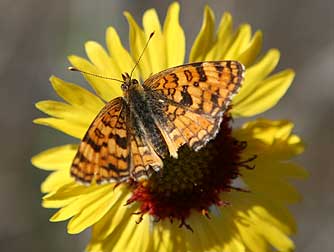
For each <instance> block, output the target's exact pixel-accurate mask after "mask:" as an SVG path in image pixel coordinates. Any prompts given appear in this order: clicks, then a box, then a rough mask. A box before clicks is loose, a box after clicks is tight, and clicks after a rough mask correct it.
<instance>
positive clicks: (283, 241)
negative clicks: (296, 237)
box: [253, 219, 294, 251]
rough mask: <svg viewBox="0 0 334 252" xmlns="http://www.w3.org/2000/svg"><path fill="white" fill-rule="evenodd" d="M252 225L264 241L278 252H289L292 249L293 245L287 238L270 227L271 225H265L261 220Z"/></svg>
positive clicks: (279, 231)
mask: <svg viewBox="0 0 334 252" xmlns="http://www.w3.org/2000/svg"><path fill="white" fill-rule="evenodd" d="M255 223H256V224H255ZM254 224H255V225H254ZM254 224H253V225H254V228H255V229H256V230H258V232H261V234H262V235H263V236H264V237H265V238H266V240H267V241H268V242H269V243H270V244H271V245H272V246H273V247H275V248H276V249H277V250H278V251H291V250H293V249H294V244H293V242H292V241H291V240H290V239H289V238H288V236H286V235H285V234H284V233H283V232H282V231H281V230H279V229H278V228H276V227H275V226H273V225H271V223H267V222H266V221H264V220H262V219H257V220H256V222H254Z"/></svg>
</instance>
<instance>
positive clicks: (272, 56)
mask: <svg viewBox="0 0 334 252" xmlns="http://www.w3.org/2000/svg"><path fill="white" fill-rule="evenodd" d="M279 57H280V53H279V51H278V50H276V49H271V50H269V51H268V52H267V53H266V54H265V55H264V56H263V57H262V58H261V59H260V60H259V61H258V62H257V63H256V64H254V65H252V66H251V67H249V68H247V69H246V72H245V80H244V82H243V84H242V86H241V88H240V91H239V93H238V94H237V95H236V96H235V97H233V107H234V108H236V107H237V106H239V103H240V102H242V101H243V100H244V99H246V98H248V97H249V96H251V95H252V94H253V93H254V92H255V91H256V90H257V89H258V86H259V84H260V83H261V80H263V79H264V78H265V77H266V76H268V75H269V74H270V73H271V72H272V71H273V70H274V69H275V67H276V65H277V64H278V61H279Z"/></svg>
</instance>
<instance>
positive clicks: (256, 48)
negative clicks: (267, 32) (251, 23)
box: [235, 31, 263, 68]
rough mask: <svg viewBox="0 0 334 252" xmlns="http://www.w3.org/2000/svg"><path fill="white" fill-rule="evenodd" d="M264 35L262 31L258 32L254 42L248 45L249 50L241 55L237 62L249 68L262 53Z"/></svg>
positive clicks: (253, 39)
mask: <svg viewBox="0 0 334 252" xmlns="http://www.w3.org/2000/svg"><path fill="white" fill-rule="evenodd" d="M262 40H263V35H262V32H261V31H256V32H255V34H254V36H253V38H252V40H251V41H250V42H249V44H248V48H247V49H245V50H244V51H243V52H242V53H241V54H239V55H238V56H237V57H236V58H235V60H238V61H240V62H241V63H242V64H244V65H245V67H246V68H247V67H248V66H250V65H251V64H253V62H254V61H255V59H256V57H257V56H258V55H259V53H260V52H261V48H262Z"/></svg>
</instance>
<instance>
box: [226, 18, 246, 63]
mask: <svg viewBox="0 0 334 252" xmlns="http://www.w3.org/2000/svg"><path fill="white" fill-rule="evenodd" d="M251 34H252V29H251V26H250V25H249V24H243V25H241V26H240V27H239V29H238V31H237V34H236V35H235V37H234V38H233V39H232V44H231V45H230V47H229V48H228V49H227V50H226V52H225V54H224V55H223V56H222V57H223V58H224V59H226V60H234V59H237V57H238V56H239V55H240V54H241V53H242V52H243V51H245V49H246V48H247V45H248V44H249V41H250V38H251Z"/></svg>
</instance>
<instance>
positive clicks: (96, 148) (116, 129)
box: [71, 97, 162, 184]
mask: <svg viewBox="0 0 334 252" xmlns="http://www.w3.org/2000/svg"><path fill="white" fill-rule="evenodd" d="M133 126H134V125H133V122H132V118H131V113H130V111H129V108H128V106H127V104H126V103H125V101H124V99H123V98H121V97H119V98H116V99H114V100H112V101H111V102H109V103H107V104H106V106H105V107H104V108H103V109H102V110H101V112H100V113H99V115H98V116H97V117H96V118H95V120H94V121H93V123H92V124H91V126H90V127H89V129H88V131H87V133H86V135H85V136H84V138H83V139H82V141H81V143H80V145H79V148H78V152H77V154H76V156H75V158H74V160H73V163H72V167H71V175H72V176H73V177H74V178H75V179H76V180H78V181H80V182H82V183H85V184H89V183H91V182H92V181H96V182H97V183H103V182H120V181H124V180H126V179H128V178H129V177H134V178H136V179H137V178H141V177H144V176H146V175H147V173H148V172H149V171H150V167H155V166H157V165H162V164H161V160H160V158H159V157H158V156H157V154H156V153H155V152H154V150H153V149H152V147H151V146H149V145H147V144H146V142H145V139H144V137H145V136H144V135H136V134H137V132H135V130H134V127H133Z"/></svg>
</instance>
